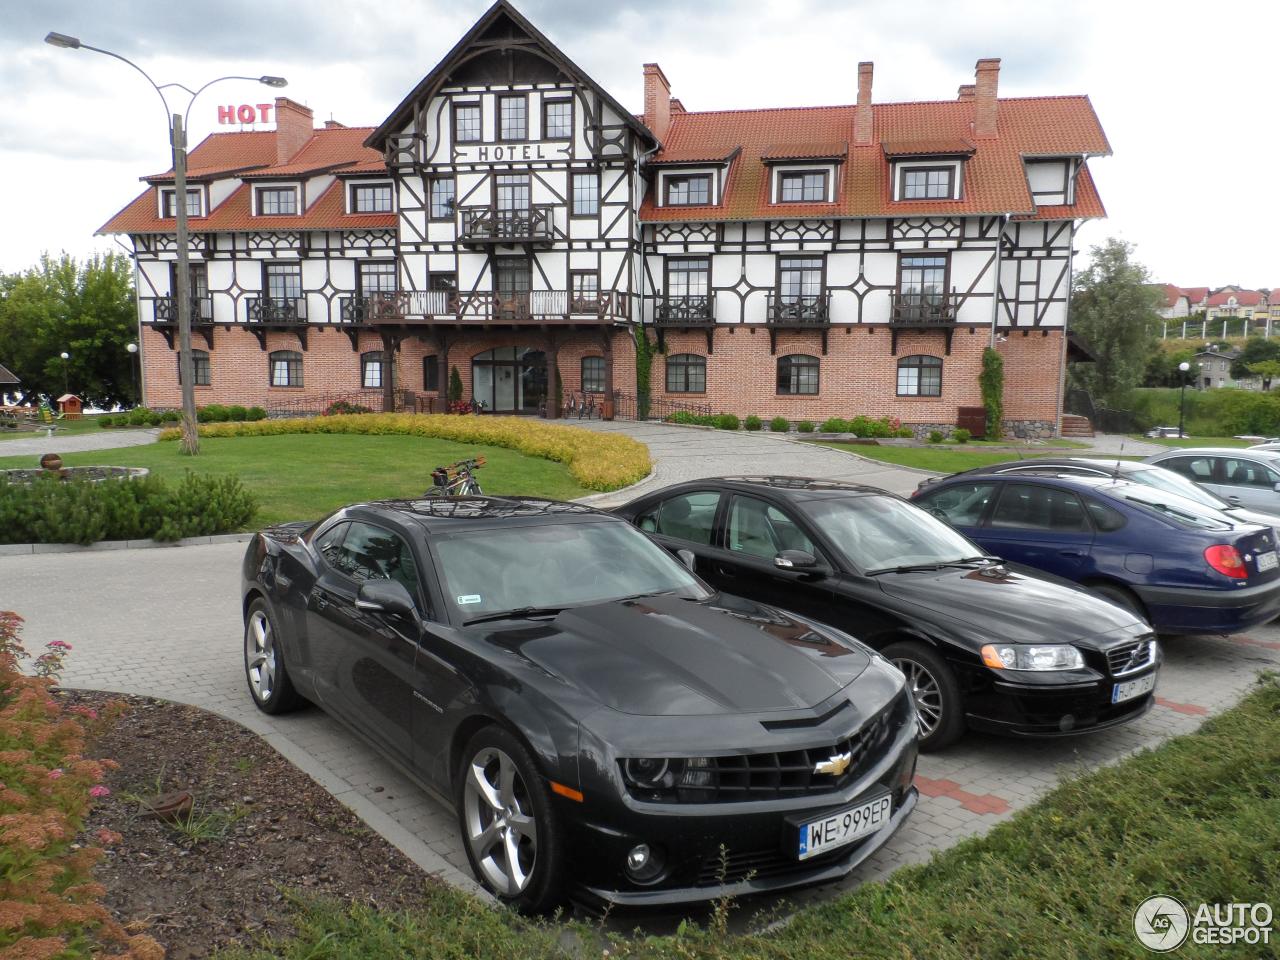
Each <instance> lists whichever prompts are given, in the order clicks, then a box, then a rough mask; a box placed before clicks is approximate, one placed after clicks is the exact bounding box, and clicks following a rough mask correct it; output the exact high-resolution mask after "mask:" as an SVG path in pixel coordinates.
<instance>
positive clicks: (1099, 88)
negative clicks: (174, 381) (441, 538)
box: [0, 0, 1280, 287]
mask: <svg viewBox="0 0 1280 960" xmlns="http://www.w3.org/2000/svg"><path fill="white" fill-rule="evenodd" d="M487 6H488V4H487V3H486V2H484V0H400V2H393V3H387V2H386V0H202V2H200V3H182V2H174V0H98V2H89V0H43V2H41V3H32V2H29V0H0V15H2V16H3V26H0V91H3V93H4V96H3V97H0V211H2V213H0V223H3V224H4V227H5V229H4V230H3V231H2V232H0V270H16V269H20V268H23V267H26V266H28V265H30V264H32V263H33V262H35V260H36V259H37V257H38V256H39V254H40V252H41V251H42V250H46V249H47V250H50V251H52V252H57V251H59V250H67V251H69V252H71V253H73V254H76V255H83V254H86V253H88V252H90V251H92V250H95V249H98V250H106V249H111V248H112V247H113V246H114V245H113V242H112V241H111V240H110V239H107V238H102V237H98V238H95V237H94V236H93V231H94V230H96V229H97V228H98V227H99V226H100V225H101V224H102V223H103V222H104V221H106V220H107V219H108V218H109V217H110V216H111V215H112V214H113V213H115V212H116V211H117V210H118V209H119V208H121V207H123V206H124V205H125V203H127V202H128V201H129V200H131V199H132V198H133V197H134V196H136V195H137V193H138V192H139V191H140V189H141V187H140V184H139V183H138V178H139V177H140V176H142V175H144V174H148V173H155V172H159V171H161V170H165V169H167V168H168V166H169V158H168V144H167V138H166V134H165V128H164V118H163V115H162V113H161V108H160V104H159V101H158V99H157V98H156V95H155V92H154V91H153V90H152V89H151V88H150V87H149V86H148V85H147V84H146V82H145V81H144V80H143V79H142V77H140V76H138V75H137V74H135V73H134V72H133V71H132V70H130V69H129V68H128V67H127V66H125V65H124V64H122V63H120V62H118V61H115V60H111V59H109V58H106V57H103V56H101V55H99V54H95V53H90V52H87V51H74V50H62V49H56V48H54V47H50V46H47V45H46V44H44V43H43V42H42V41H43V38H44V35H45V34H46V33H47V32H48V31H49V30H57V31H59V32H61V33H68V34H72V35H74V36H78V37H80V38H81V39H82V40H83V41H84V42H85V43H90V44H93V45H95V46H99V47H104V48H108V49H112V50H114V51H116V52H118V53H120V54H123V55H124V56H127V57H129V58H130V59H133V60H135V61H136V62H137V63H139V64H140V65H141V66H143V67H144V68H145V69H146V70H147V71H148V72H149V73H150V74H151V75H152V76H153V77H155V78H156V80H157V82H159V83H164V82H167V81H175V82H179V83H184V84H186V85H187V86H190V87H197V86H199V85H200V84H202V83H203V82H205V81H206V80H208V79H211V78H213V77H217V76H221V75H224V74H229V73H230V74H249V75H253V76H258V75H260V74H263V73H268V74H279V75H283V76H285V77H287V78H288V80H289V87H288V89H287V90H286V91H284V92H285V93H286V94H287V95H288V96H290V97H292V98H294V99H296V100H299V101H301V102H303V103H305V104H307V105H308V106H310V107H312V108H313V109H314V110H315V114H316V120H317V122H319V121H321V120H325V119H328V118H329V117H333V118H334V119H337V120H339V121H341V122H343V123H346V124H349V125H353V126H354V125H376V124H378V123H380V122H381V121H382V120H383V119H385V117H386V116H387V114H388V113H389V112H390V111H391V109H392V108H393V107H394V106H395V105H396V104H397V103H398V102H399V101H400V99H401V98H402V97H403V96H404V95H405V94H406V93H408V91H409V90H410V89H411V88H412V87H413V85H414V84H415V83H417V81H418V80H419V79H421V77H422V76H423V75H424V74H426V73H427V72H428V71H429V70H430V69H431V67H432V66H433V65H434V64H435V63H436V62H437V61H438V60H439V58H440V57H441V56H442V55H443V54H444V53H445V52H446V51H447V50H448V49H449V48H450V47H451V46H452V45H453V44H454V43H455V42H456V41H457V39H458V38H459V37H460V36H461V35H462V33H463V32H465V30H466V29H467V28H468V27H469V26H470V25H471V23H472V22H474V20H475V19H476V18H477V17H478V16H479V15H480V14H481V13H482V12H483V11H484V10H485V9H486V8H487ZM517 6H518V7H519V8H520V9H521V10H522V11H523V12H524V13H525V14H526V15H527V16H528V17H529V18H530V19H531V20H532V21H533V22H534V23H535V24H537V25H538V26H539V27H540V28H541V29H542V31H543V32H544V33H546V34H547V35H548V36H549V37H550V38H551V39H552V40H553V41H554V42H555V43H557V44H558V45H559V46H560V47H561V49H563V50H564V51H565V52H566V53H567V54H568V55H569V56H570V57H571V58H572V59H574V60H575V61H576V62H577V63H578V64H579V65H580V66H581V67H582V68H583V69H585V70H586V72H587V73H588V74H590V75H591V76H593V77H594V78H595V79H596V80H597V81H599V82H600V83H602V84H603V85H604V86H605V87H606V88H608V89H609V90H610V91H611V92H612V93H613V94H614V95H615V96H616V97H617V98H618V99H619V100H620V101H621V102H622V103H623V104H625V105H627V106H629V107H632V108H633V109H635V110H636V111H637V112H638V111H639V110H640V108H641V106H642V80H641V66H640V65H641V64H642V63H645V62H647V61H656V62H658V63H659V64H661V65H662V68H663V71H664V72H665V73H666V75H667V77H668V78H669V79H670V80H671V84H672V93H673V95H675V96H678V97H680V99H681V100H682V101H683V102H684V104H685V106H686V107H687V108H688V109H690V110H716V109H726V108H737V107H770V106H805V105H820V104H844V103H852V102H853V101H854V100H855V99H856V93H857V77H856V73H857V66H856V65H857V63H858V61H859V60H873V61H874V62H875V65H876V68H875V90H874V99H875V100H876V101H877V102H880V101H888V100H932V99H949V98H951V97H954V96H955V90H956V87H957V85H959V84H961V83H971V82H972V80H973V65H974V61H975V60H976V59H978V58H979V57H988V56H994V57H1000V58H1002V61H1003V63H1002V69H1001V74H1000V92H1001V94H1002V95H1005V96H1027V95H1039V94H1067V93H1086V94H1088V95H1089V96H1090V97H1091V98H1092V99H1093V103H1094V107H1095V108H1096V110H1097V112H1098V115H1099V117H1100V118H1101V120H1102V125H1103V127H1104V129H1105V130H1106V132H1107V136H1108V137H1109V139H1110V141H1111V145H1112V148H1113V150H1114V151H1115V154H1114V156H1111V157H1106V158H1099V159H1096V160H1093V161H1092V162H1091V169H1092V170H1093V173H1094V176H1095V178H1096V180H1097V182H1098V185H1099V189H1100V190H1101V193H1102V198H1103V202H1104V203H1105V204H1106V207H1107V210H1108V212H1109V214H1110V217H1109V219H1107V220H1105V221H1101V222H1097V223H1093V224H1090V225H1088V226H1087V227H1086V228H1085V230H1084V231H1083V232H1082V234H1081V235H1080V248H1081V249H1082V250H1084V249H1087V247H1088V246H1089V245H1091V244H1094V243H1099V242H1101V241H1102V240H1103V239H1105V238H1106V237H1107V236H1110V235H1117V236H1121V237H1124V238H1125V239H1127V240H1129V241H1131V242H1133V243H1135V244H1136V245H1137V247H1138V256H1139V259H1141V260H1142V261H1143V262H1145V263H1146V264H1147V265H1148V267H1149V268H1150V270H1151V273H1152V275H1153V277H1154V278H1155V279H1157V280H1166V281H1169V282H1172V283H1177V284H1180V285H1183V286H1194V285H1208V286H1221V285H1224V284H1227V283H1237V284H1242V285H1245V286H1261V287H1280V257H1278V256H1277V246H1276V243H1275V242H1274V237H1275V236H1276V235H1277V215H1278V214H1280V199H1277V198H1278V197H1280V191H1277V190H1276V189H1275V188H1274V186H1273V180H1274V177H1273V175H1272V171H1274V169H1275V167H1276V165H1277V162H1280V161H1278V160H1277V158H1280V122H1277V110H1276V100H1277V93H1280V89H1278V88H1280V83H1278V82H1277V77H1280V74H1278V73H1277V67H1276V63H1277V61H1276V57H1275V54H1274V47H1275V42H1276V37H1277V36H1280V29H1278V28H1280V4H1275V3H1273V2H1256V3H1247V2H1241V0H1217V2H1214V3H1208V4H1206V3H1203V2H1183V0H1172V2H1156V0H1056V2H1026V0H977V2H975V0H916V2H914V3H904V2H902V0H859V2H843V3H840V2H836V3H832V2H819V0H767V2H754V0H699V2H697V3H692V2H679V0H647V2H641V0H523V2H520V0H517ZM271 96H273V93H272V91H270V90H268V89H267V88H265V87H262V86H259V85H257V84H253V83H243V82H238V81H237V82H228V83H224V84H220V85H219V86H218V87H215V88H213V89H211V90H209V91H208V92H206V93H205V94H204V95H203V96H202V97H201V98H200V100H199V101H198V102H197V103H196V105H195V108H194V110H193V111H192V114H191V143H192V144H194V143H196V142H198V141H199V139H200V138H202V137H203V136H205V135H206V134H207V133H209V132H211V131H212V130H214V129H217V128H218V127H217V107H218V105H219V104H220V103H222V104H230V103H257V102H263V101H266V100H269V99H270V98H271ZM222 129H227V128H225V127H224V128H222Z"/></svg>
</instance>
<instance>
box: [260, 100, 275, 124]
mask: <svg viewBox="0 0 1280 960" xmlns="http://www.w3.org/2000/svg"><path fill="white" fill-rule="evenodd" d="M274 106H275V104H274V103H260V104H258V119H260V120H261V121H262V122H263V123H270V122H271V109H272V107H274Z"/></svg>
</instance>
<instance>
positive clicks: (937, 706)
mask: <svg viewBox="0 0 1280 960" xmlns="http://www.w3.org/2000/svg"><path fill="white" fill-rule="evenodd" d="M893 665H894V666H895V667H897V668H898V669H899V670H901V671H902V673H903V675H904V676H905V677H906V678H907V685H908V686H909V687H910V688H911V699H912V700H914V701H915V704H916V723H917V724H918V726H919V732H920V739H921V740H923V739H924V738H925V737H927V736H929V735H930V734H932V733H933V731H935V730H937V729H938V723H939V722H940V721H941V720H942V690H941V689H940V688H939V686H938V680H937V678H936V677H935V676H934V675H933V674H932V673H930V672H929V671H928V669H926V668H925V666H924V664H921V663H917V662H916V661H915V660H907V659H905V658H903V659H897V660H894V661H893Z"/></svg>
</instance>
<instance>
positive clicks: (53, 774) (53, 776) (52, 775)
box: [49, 767, 62, 780]
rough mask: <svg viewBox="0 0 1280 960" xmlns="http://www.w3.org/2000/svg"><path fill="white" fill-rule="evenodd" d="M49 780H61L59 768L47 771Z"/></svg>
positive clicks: (60, 769)
mask: <svg viewBox="0 0 1280 960" xmlns="http://www.w3.org/2000/svg"><path fill="white" fill-rule="evenodd" d="M49 779H50V780H61V779H62V768H61V767H55V768H54V769H52V770H50V771H49Z"/></svg>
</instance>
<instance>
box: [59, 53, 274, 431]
mask: <svg viewBox="0 0 1280 960" xmlns="http://www.w3.org/2000/svg"><path fill="white" fill-rule="evenodd" d="M44 41H45V43H48V44H51V45H53V46H55V47H63V48H65V49H68V50H92V51H93V52H94V53H101V54H103V55H104V56H108V57H113V58H114V59H116V60H119V61H121V62H122V63H127V64H128V65H129V66H131V67H133V69H135V70H137V71H138V72H139V73H140V74H142V75H143V77H145V78H146V80H147V82H148V83H149V84H151V86H152V89H154V90H155V92H156V94H157V96H159V97H160V102H161V103H162V104H163V105H164V113H165V123H166V125H167V126H168V128H169V144H170V147H171V149H172V152H173V187H174V190H173V207H174V218H175V220H176V221H177V243H178V270H177V274H178V275H177V277H176V283H175V286H176V288H177V289H176V290H175V291H174V295H175V297H176V298H177V301H178V304H177V305H178V372H179V374H180V375H181V378H182V451H183V452H184V453H187V454H190V455H192V456H194V455H195V454H197V453H199V452H200V435H199V432H198V430H197V427H196V392H195V364H194V362H193V360H192V356H191V260H190V256H189V252H188V250H187V133H186V126H187V123H186V122H187V120H188V119H190V116H191V107H192V106H193V105H194V104H195V102H196V97H198V96H200V94H202V93H203V92H204V91H205V90H207V89H208V88H209V87H211V86H213V85H214V84H215V83H221V82H222V81H223V80H256V81H258V82H259V83H262V84H266V85H267V86H268V87H284V86H287V85H288V81H287V80H285V79H284V77H272V76H262V77H241V76H228V77H218V78H216V79H214V80H210V81H209V82H208V83H206V84H205V85H204V86H202V87H199V88H197V89H195V90H192V89H191V88H190V87H186V86H183V85H182V84H180V83H165V84H159V85H157V84H156V82H155V81H154V80H152V79H151V75H150V74H148V73H147V71H145V70H143V69H142V68H141V67H140V66H138V65H137V64H136V63H134V62H133V61H132V60H130V59H128V58H127V57H122V56H121V55H120V54H118V53H112V52H111V51H110V50H103V49H102V48H101V47H92V46H90V45H89V44H87V43H81V42H80V39H79V38H78V37H70V36H67V35H66V34H65V33H52V32H51V33H49V34H48V35H47V36H46V37H45V38H44ZM166 87H177V88H178V89H179V90H182V91H184V92H186V94H187V95H188V97H189V98H190V99H189V100H188V101H187V109H186V113H185V114H182V113H177V112H176V111H175V112H172V113H171V112H170V108H169V101H168V100H167V99H165V95H164V91H165V88H166Z"/></svg>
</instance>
